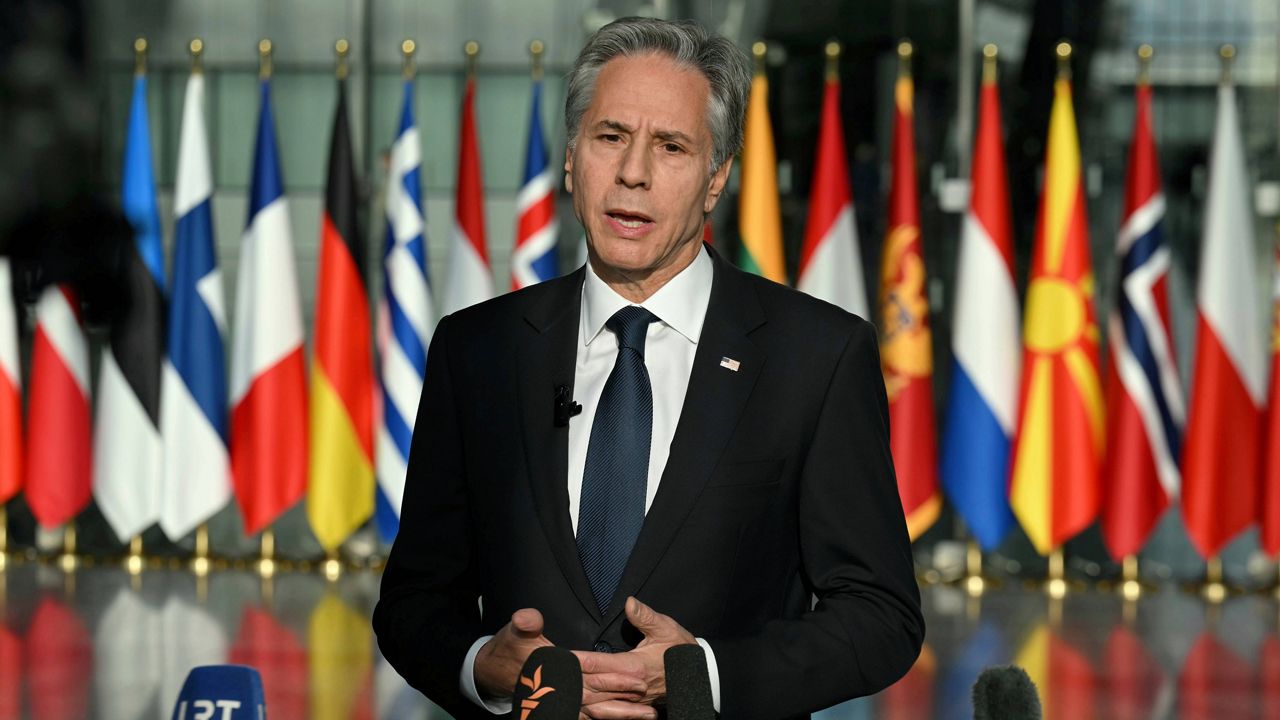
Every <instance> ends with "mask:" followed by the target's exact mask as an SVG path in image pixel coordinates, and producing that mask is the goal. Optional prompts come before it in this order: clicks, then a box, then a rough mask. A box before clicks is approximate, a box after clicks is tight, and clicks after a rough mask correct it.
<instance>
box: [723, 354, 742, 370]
mask: <svg viewBox="0 0 1280 720" xmlns="http://www.w3.org/2000/svg"><path fill="white" fill-rule="evenodd" d="M720 367H722V368H729V369H730V370H732V371H734V372H738V368H740V367H742V363H740V362H738V361H737V360H734V359H733V358H731V357H722V358H720Z"/></svg>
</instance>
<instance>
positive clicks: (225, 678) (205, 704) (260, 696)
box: [172, 665, 267, 720]
mask: <svg viewBox="0 0 1280 720" xmlns="http://www.w3.org/2000/svg"><path fill="white" fill-rule="evenodd" d="M266 704H267V701H266V696H265V694H264V693H263V690H262V676H261V675H259V674H258V671H257V670H254V669H253V668H251V667H249V666H247V665H202V666H200V667H196V668H192V669H191V672H189V673H187V679H186V681H185V682H183V683H182V692H180V693H178V700H177V702H175V703H174V706H173V715H172V717H173V720H191V718H197V717H215V716H216V717H219V718H226V719H227V720H258V719H259V718H264V717H266V710H265V709H264V708H265V707H266Z"/></svg>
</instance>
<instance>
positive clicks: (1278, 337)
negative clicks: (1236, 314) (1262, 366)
mask: <svg viewBox="0 0 1280 720" xmlns="http://www.w3.org/2000/svg"><path fill="white" fill-rule="evenodd" d="M1271 298H1272V306H1273V307H1272V309H1271V323H1272V324H1271V398H1270V400H1269V401H1268V403H1267V436H1266V440H1265V441H1264V442H1265V447H1266V449H1267V450H1266V453H1267V454H1266V457H1265V458H1264V460H1263V474H1262V508H1261V511H1260V512H1259V513H1258V516H1259V521H1260V522H1261V523H1262V549H1263V550H1264V551H1266V553H1267V554H1268V555H1273V556H1274V555H1276V554H1280V248H1276V266H1275V270H1274V271H1273V272H1272V275H1271Z"/></svg>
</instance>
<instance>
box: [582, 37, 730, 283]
mask: <svg viewBox="0 0 1280 720" xmlns="http://www.w3.org/2000/svg"><path fill="white" fill-rule="evenodd" d="M709 93H710V84H709V83H708V82H707V79H706V78H705V77H704V76H703V75H702V73H700V72H698V71H697V70H692V69H688V68H684V67H681V66H679V65H677V64H676V63H675V62H674V61H673V60H671V58H669V57H667V56H666V55H661V54H650V55H642V56H636V57H619V58H615V59H613V60H610V61H609V62H608V63H606V64H605V65H604V67H602V68H601V69H600V73H599V75H598V76H597V78H596V85H595V92H594V94H593V96H592V99H591V105H590V106H589V107H588V108H587V110H586V112H585V113H584V114H583V116H582V121H581V123H580V125H579V129H578V138H577V145H576V147H575V148H574V149H573V150H570V151H568V152H566V154H565V165H564V169H565V186H566V188H567V189H568V190H569V192H570V193H572V194H573V209H574V212H575V213H577V215H578V220H579V221H580V222H581V223H582V225H583V227H584V228H585V229H586V232H587V247H588V251H589V254H590V257H591V263H592V267H593V268H595V270H596V272H597V273H599V274H600V275H601V276H602V277H603V278H604V279H606V280H611V279H627V280H631V281H642V280H646V279H649V280H651V281H653V282H656V283H657V284H656V285H654V289H656V287H659V286H660V284H661V283H664V282H665V281H666V280H668V279H670V278H671V277H672V276H674V275H675V274H676V273H678V272H679V271H680V270H682V269H684V267H685V266H687V265H688V264H689V263H690V262H692V261H693V258H695V257H696V256H697V253H698V250H699V248H700V247H701V245H700V239H701V237H702V224H703V218H704V215H705V213H708V212H710V211H711V209H712V208H713V207H715V204H716V200H717V199H718V198H719V196H720V193H721V191H722V190H723V189H724V185H725V181H726V180H727V179H728V177H729V166H730V164H731V163H730V162H728V161H726V162H725V163H724V164H723V165H722V166H721V167H720V169H719V170H718V171H717V172H716V173H715V174H714V175H712V174H711V172H710V167H711V149H712V141H711V131H710V128H708V126H707V117H706V116H707V100H708V94H709Z"/></svg>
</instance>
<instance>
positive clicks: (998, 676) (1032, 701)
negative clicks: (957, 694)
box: [973, 665, 1043, 720]
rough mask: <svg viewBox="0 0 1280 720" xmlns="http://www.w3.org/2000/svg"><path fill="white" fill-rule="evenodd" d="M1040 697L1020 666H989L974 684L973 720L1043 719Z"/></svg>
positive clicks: (1034, 685)
mask: <svg viewBox="0 0 1280 720" xmlns="http://www.w3.org/2000/svg"><path fill="white" fill-rule="evenodd" d="M1042 717H1043V714H1042V712H1041V709H1040V695H1039V693H1037V692H1036V684H1035V683H1033V682H1031V678H1030V677H1029V676H1028V675H1027V671H1026V670H1023V669H1022V668H1020V667H1018V666H1017V665H1001V666H998V667H989V668H987V669H986V670H983V671H982V674H981V675H979V676H978V680H977V682H975V683H974V684H973V720H997V719H999V720H1041V718H1042Z"/></svg>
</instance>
